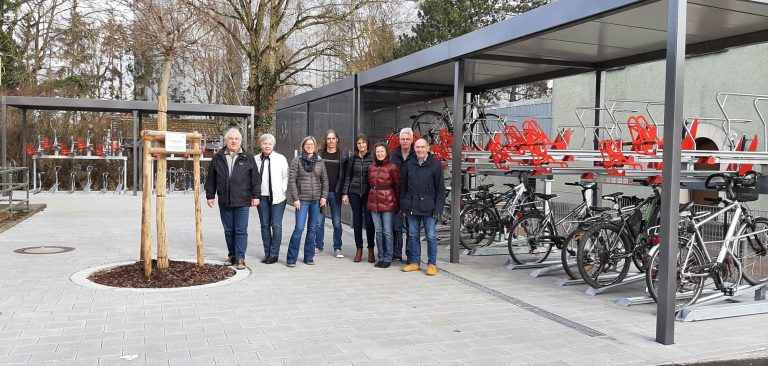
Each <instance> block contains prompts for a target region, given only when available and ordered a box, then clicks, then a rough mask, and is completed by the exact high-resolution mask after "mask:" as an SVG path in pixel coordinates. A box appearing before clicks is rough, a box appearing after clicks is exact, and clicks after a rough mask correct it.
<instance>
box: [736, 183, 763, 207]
mask: <svg viewBox="0 0 768 366" xmlns="http://www.w3.org/2000/svg"><path fill="white" fill-rule="evenodd" d="M761 179H762V178H757V179H756V180H755V182H754V184H751V185H749V186H744V185H741V184H739V185H735V186H734V187H733V197H728V199H729V200H736V201H739V202H751V201H757V199H758V198H759V197H760V180H761ZM728 193H730V192H728ZM728 195H729V196H730V194H728Z"/></svg>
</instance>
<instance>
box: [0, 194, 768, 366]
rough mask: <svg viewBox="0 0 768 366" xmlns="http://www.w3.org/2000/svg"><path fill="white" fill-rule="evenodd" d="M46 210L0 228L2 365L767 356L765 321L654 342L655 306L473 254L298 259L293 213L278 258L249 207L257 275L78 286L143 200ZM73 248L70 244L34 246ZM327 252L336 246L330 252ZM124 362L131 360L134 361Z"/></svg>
mask: <svg viewBox="0 0 768 366" xmlns="http://www.w3.org/2000/svg"><path fill="white" fill-rule="evenodd" d="M168 201H169V202H168V203H169V205H168V206H169V209H168V219H169V225H168V227H169V233H170V235H169V236H170V255H171V258H173V259H179V258H194V255H195V244H194V221H193V202H192V196H191V195H184V194H179V193H177V194H173V195H171V196H170V197H169V200H168ZM43 202H44V203H47V204H48V208H47V209H46V210H44V211H43V212H40V213H38V214H37V215H35V216H33V217H32V218H30V219H28V220H26V221H24V222H23V223H21V224H19V225H17V226H16V227H14V228H12V229H10V230H8V231H6V232H4V233H2V234H0V263H2V270H0V365H15V364H28V365H118V364H125V365H187V366H188V365H191V366H194V365H236V364H242V365H422V364H423V365H438V364H439V365H483V366H488V365H515V364H530V365H618V364H621V365H624V364H627V365H648V364H663V363H670V362H683V361H691V360H703V359H725V358H735V357H747V356H749V355H757V356H763V357H765V356H768V351H767V349H768V326H766V324H768V315H759V316H751V317H742V318H734V319H728V320H717V321H707V322H695V323H680V322H678V323H676V329H677V333H676V338H675V339H676V344H675V345H672V346H661V345H659V344H657V343H655V342H654V341H653V338H654V334H655V316H654V314H655V307H654V306H652V305H639V306H633V307H630V308H623V307H620V306H617V305H615V303H614V302H615V300H616V299H618V298H621V297H623V296H628V295H629V296H631V295H637V294H639V293H642V291H643V285H642V284H637V285H633V286H629V289H627V290H624V291H623V292H616V293H609V294H601V295H598V296H595V297H592V296H587V295H585V294H584V290H585V289H586V287H585V286H584V285H581V286H570V287H557V286H555V285H554V284H553V283H554V281H555V280H556V279H557V278H558V277H559V276H558V275H554V276H550V277H543V278H532V277H529V276H528V273H529V271H509V270H506V269H505V268H504V267H503V264H504V262H505V261H506V258H505V256H489V257H466V256H464V257H462V263H461V264H451V263H447V262H446V258H447V255H448V250H447V247H446V246H441V247H440V257H441V261H440V262H439V263H438V265H439V267H440V268H441V270H443V272H441V274H440V275H438V276H436V277H428V276H426V275H424V273H423V272H421V273H403V272H401V271H399V268H395V267H392V268H389V269H379V268H374V267H373V266H372V265H370V264H368V263H353V262H352V259H351V256H352V254H353V251H354V248H353V245H351V243H352V237H351V235H350V233H349V232H347V233H345V235H344V242H345V243H346V245H345V249H344V253H345V255H346V256H347V257H346V258H344V259H337V258H334V257H332V256H330V255H320V256H316V258H315V259H316V263H317V265H315V266H307V265H303V264H302V263H299V264H298V266H297V267H296V268H287V267H286V266H285V265H284V264H285V248H286V245H287V244H285V243H287V239H288V237H289V236H290V234H291V230H292V227H293V214H292V213H291V212H290V211H289V212H286V215H285V227H286V230H285V232H284V240H283V242H284V245H283V248H282V249H283V250H282V253H281V258H280V262H279V264H275V265H264V264H261V263H259V259H260V258H261V256H262V248H261V240H260V235H259V234H258V232H259V231H258V215H257V214H256V211H255V210H252V213H251V225H250V240H249V241H250V243H251V245H250V246H249V248H248V257H247V263H248V265H249V267H250V269H251V270H252V271H253V273H252V275H251V276H250V277H249V278H247V279H245V280H243V281H240V282H237V283H234V284H231V285H227V286H220V287H214V288H207V289H198V290H183V291H176V292H166V293H126V292H115V291H111V290H94V289H90V288H86V287H82V286H79V285H77V284H75V283H73V282H71V281H70V276H71V275H72V274H73V273H75V272H77V271H79V270H82V269H85V268H89V267H93V266H97V265H102V264H108V263H114V262H121V261H126V260H133V259H136V258H137V257H138V252H139V231H140V227H139V223H140V212H141V207H140V206H141V199H140V197H132V196H114V195H112V194H107V195H100V194H91V195H87V196H84V195H79V194H74V195H64V194H56V195H53V196H52V195H48V194H40V195H36V196H33V203H43ZM203 222H204V243H205V250H206V256H207V258H210V259H217V260H221V259H223V258H224V257H225V256H226V250H225V245H224V243H223V234H222V231H221V227H220V222H219V219H218V210H215V209H208V208H207V207H204V218H203ZM38 245H63V246H71V247H75V248H76V250H74V251H72V252H68V253H61V254H51V255H25V254H17V253H14V252H13V250H14V249H17V248H22V247H30V246H38ZM328 247H330V246H328ZM126 358H133V359H132V360H127V359H126Z"/></svg>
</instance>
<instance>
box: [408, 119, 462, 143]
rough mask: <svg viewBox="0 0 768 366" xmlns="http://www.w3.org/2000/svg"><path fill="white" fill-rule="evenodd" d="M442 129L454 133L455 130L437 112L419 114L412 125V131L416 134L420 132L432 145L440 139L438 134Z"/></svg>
mask: <svg viewBox="0 0 768 366" xmlns="http://www.w3.org/2000/svg"><path fill="white" fill-rule="evenodd" d="M442 128H447V129H448V131H451V133H453V128H452V127H451V125H450V123H448V121H446V120H445V118H444V116H443V115H442V114H440V113H438V112H435V111H424V112H421V113H419V115H418V116H416V118H414V119H413V123H412V124H411V129H412V130H413V131H414V132H418V133H419V134H420V135H421V137H423V138H425V139H426V140H427V142H429V144H430V145H431V144H433V143H435V140H437V138H438V133H439V132H440V130H441V129H442Z"/></svg>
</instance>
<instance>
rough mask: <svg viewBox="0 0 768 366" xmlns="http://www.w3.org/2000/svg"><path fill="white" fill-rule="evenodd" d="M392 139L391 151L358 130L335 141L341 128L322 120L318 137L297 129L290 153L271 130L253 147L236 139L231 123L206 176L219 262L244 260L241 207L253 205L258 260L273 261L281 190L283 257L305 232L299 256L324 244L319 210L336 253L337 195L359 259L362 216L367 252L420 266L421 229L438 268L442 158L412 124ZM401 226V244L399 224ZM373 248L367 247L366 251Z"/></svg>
mask: <svg viewBox="0 0 768 366" xmlns="http://www.w3.org/2000/svg"><path fill="white" fill-rule="evenodd" d="M399 137H400V147H398V148H397V149H396V150H395V151H394V152H392V153H391V154H390V151H389V148H388V146H387V145H386V144H384V143H377V144H375V145H374V146H373V148H372V149H371V142H370V141H369V139H368V138H367V137H365V136H363V135H359V136H357V137H356V139H355V141H354V142H355V144H354V148H353V151H351V152H345V151H343V150H342V149H341V144H340V141H339V137H338V135H337V134H336V132H335V131H333V130H328V131H327V132H326V133H325V135H324V137H323V139H322V140H321V141H317V139H315V137H313V136H307V137H305V138H304V139H302V141H301V144H300V150H299V151H300V153H299V155H298V156H297V157H296V158H294V159H293V160H292V161H291V162H290V163H289V162H288V160H287V159H286V158H285V157H284V156H283V155H281V154H279V153H278V152H276V151H275V143H276V141H275V137H274V136H273V135H270V134H263V135H261V136H260V137H259V146H260V147H261V153H260V154H258V155H255V156H254V155H252V154H250V153H248V152H246V151H244V150H243V148H242V135H241V133H240V131H239V130H237V129H234V128H233V129H230V130H228V131H227V133H226V135H225V139H226V149H222V150H220V151H219V152H218V153H217V154H216V155H214V157H213V159H212V160H211V163H210V166H209V169H208V176H207V179H206V182H205V192H206V199H207V200H208V206H209V207H214V205H215V204H216V200H215V198H216V197H217V196H218V205H219V214H220V217H221V223H222V225H223V226H224V237H225V240H226V243H227V250H228V256H227V260H226V262H225V264H226V265H235V266H236V268H237V269H239V270H242V269H245V268H246V267H245V252H246V249H247V245H248V215H249V207H251V206H256V207H257V210H258V213H259V220H260V223H261V238H262V241H263V245H264V258H263V259H262V261H261V262H262V263H265V264H273V263H276V262H277V261H278V256H279V254H280V245H281V238H282V221H283V213H284V212H285V207H286V205H287V203H288V200H289V199H290V200H291V203H292V206H293V208H294V209H295V215H296V226H295V227H294V230H293V234H292V235H291V239H290V242H289V244H288V253H287V257H286V265H287V266H288V267H295V266H296V262H297V261H298V259H299V249H300V246H301V237H302V235H304V232H305V231H306V236H305V239H304V254H303V258H302V260H303V262H304V263H305V264H308V265H313V264H315V261H314V256H315V254H316V253H320V252H323V251H324V249H325V242H324V241H325V219H326V217H327V216H330V218H331V223H332V226H333V254H334V255H335V256H336V257H337V258H343V257H344V255H343V254H342V251H341V248H342V225H341V210H342V204H343V205H349V206H350V207H351V209H352V227H353V229H354V238H355V246H356V252H355V256H354V259H353V261H354V262H361V261H362V260H363V258H364V256H365V253H364V250H363V244H364V243H363V226H364V225H365V231H366V239H367V249H368V250H367V261H368V262H370V263H376V264H375V266H376V267H380V268H388V267H390V266H391V264H392V262H394V261H401V262H402V261H403V249H404V247H405V261H404V262H405V263H406V265H405V266H404V267H402V270H403V271H404V272H413V271H418V270H420V269H421V240H420V231H421V228H422V227H423V228H424V234H425V237H426V241H427V268H426V273H427V274H428V275H436V274H437V272H438V270H437V265H436V260H437V234H436V231H435V227H436V223H437V219H438V217H439V216H440V215H441V213H442V210H443V208H444V206H445V194H446V189H445V182H444V180H443V169H442V164H441V163H440V162H439V161H437V160H436V159H435V158H434V157H433V156H432V155H431V154H430V153H429V143H428V142H427V141H426V140H424V139H418V140H416V141H414V139H413V131H412V130H411V129H410V128H404V129H402V130H401V131H400V136H399ZM404 232H405V234H406V235H405V238H406V239H405V245H404V242H403V233H404ZM374 248H376V249H375V251H374Z"/></svg>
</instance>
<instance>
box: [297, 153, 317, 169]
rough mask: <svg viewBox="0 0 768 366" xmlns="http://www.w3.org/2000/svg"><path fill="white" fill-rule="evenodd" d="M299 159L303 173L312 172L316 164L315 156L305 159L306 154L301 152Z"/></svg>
mask: <svg viewBox="0 0 768 366" xmlns="http://www.w3.org/2000/svg"><path fill="white" fill-rule="evenodd" d="M299 157H300V158H301V166H302V167H304V171H305V172H312V171H314V170H315V163H317V160H318V157H317V154H312V157H311V158H308V157H307V153H306V152H302V153H301V155H300V156H299Z"/></svg>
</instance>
